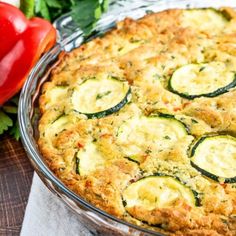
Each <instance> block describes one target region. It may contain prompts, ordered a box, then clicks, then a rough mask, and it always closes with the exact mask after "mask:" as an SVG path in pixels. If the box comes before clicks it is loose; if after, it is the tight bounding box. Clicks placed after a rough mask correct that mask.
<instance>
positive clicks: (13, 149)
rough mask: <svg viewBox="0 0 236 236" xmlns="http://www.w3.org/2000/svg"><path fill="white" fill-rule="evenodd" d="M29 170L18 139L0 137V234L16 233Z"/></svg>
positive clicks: (20, 222) (27, 186)
mask: <svg viewBox="0 0 236 236" xmlns="http://www.w3.org/2000/svg"><path fill="white" fill-rule="evenodd" d="M32 176H33V169H32V167H31V165H30V162H29V160H28V158H27V156H26V154H25V151H24V149H23V146H22V144H21V142H20V141H16V140H14V138H12V137H10V136H8V135H3V136H0V235H1V236H5V235H7V236H8V235H19V234H20V229H21V225H22V221H23V217H24V212H25V207H26V204H27V200H28V196H29V191H30V186H31V182H32Z"/></svg>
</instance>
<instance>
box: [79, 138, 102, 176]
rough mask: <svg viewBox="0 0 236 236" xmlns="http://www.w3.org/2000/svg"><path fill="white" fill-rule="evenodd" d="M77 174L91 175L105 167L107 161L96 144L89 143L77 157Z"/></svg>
mask: <svg viewBox="0 0 236 236" xmlns="http://www.w3.org/2000/svg"><path fill="white" fill-rule="evenodd" d="M76 163H77V173H78V174H79V175H81V176H85V175H89V174H91V172H93V171H95V170H96V169H97V168H98V167H101V166H104V164H105V160H104V158H103V156H102V154H101V153H100V152H99V151H98V150H97V146H96V144H94V143H92V142H91V143H88V144H87V145H86V146H85V147H84V148H81V149H80V150H79V151H78V152H77V155H76Z"/></svg>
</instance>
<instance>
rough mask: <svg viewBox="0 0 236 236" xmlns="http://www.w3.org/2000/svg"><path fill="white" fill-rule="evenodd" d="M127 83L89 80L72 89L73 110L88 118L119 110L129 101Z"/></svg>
mask: <svg viewBox="0 0 236 236" xmlns="http://www.w3.org/2000/svg"><path fill="white" fill-rule="evenodd" d="M130 93H131V90H130V87H129V85H128V82H125V81H121V80H118V79H116V78H114V77H109V78H90V79H87V80H85V81H84V82H82V83H81V84H80V85H79V86H77V87H76V88H75V89H74V92H73V94H72V104H73V108H74V109H75V110H76V111H77V112H79V113H82V114H85V115H86V116H87V117H88V118H100V117H103V116H106V115H109V114H112V113H114V112H116V111H118V110H120V109H121V108H122V107H123V106H124V105H125V104H126V103H127V102H128V100H129V99H130V97H129V96H128V95H129V94H130Z"/></svg>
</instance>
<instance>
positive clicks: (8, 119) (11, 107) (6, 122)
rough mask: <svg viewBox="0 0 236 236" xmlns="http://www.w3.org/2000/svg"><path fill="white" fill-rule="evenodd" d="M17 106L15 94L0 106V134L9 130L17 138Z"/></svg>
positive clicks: (18, 135)
mask: <svg viewBox="0 0 236 236" xmlns="http://www.w3.org/2000/svg"><path fill="white" fill-rule="evenodd" d="M17 106H18V96H15V97H13V98H12V99H11V100H10V101H8V102H7V103H6V104H4V105H3V106H2V107H0V135H1V134H3V133H4V132H6V131H7V132H8V131H9V133H10V134H11V135H12V136H13V137H15V139H17V140H18V139H19V138H20V131H19V125H18V121H17Z"/></svg>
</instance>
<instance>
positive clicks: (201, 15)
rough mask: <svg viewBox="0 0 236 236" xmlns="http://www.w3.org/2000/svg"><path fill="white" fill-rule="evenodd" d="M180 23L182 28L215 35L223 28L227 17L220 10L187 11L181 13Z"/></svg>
mask: <svg viewBox="0 0 236 236" xmlns="http://www.w3.org/2000/svg"><path fill="white" fill-rule="evenodd" d="M181 22H182V24H183V26H184V27H191V28H192V29H195V30H197V31H202V32H206V33H207V34H211V35H212V34H213V35H215V34H218V33H219V32H220V31H222V30H223V29H224V28H225V26H226V24H227V23H228V17H226V16H225V14H223V12H221V11H220V10H217V9H213V8H208V9H206V8H205V9H189V10H185V11H183V12H182V19H181Z"/></svg>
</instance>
